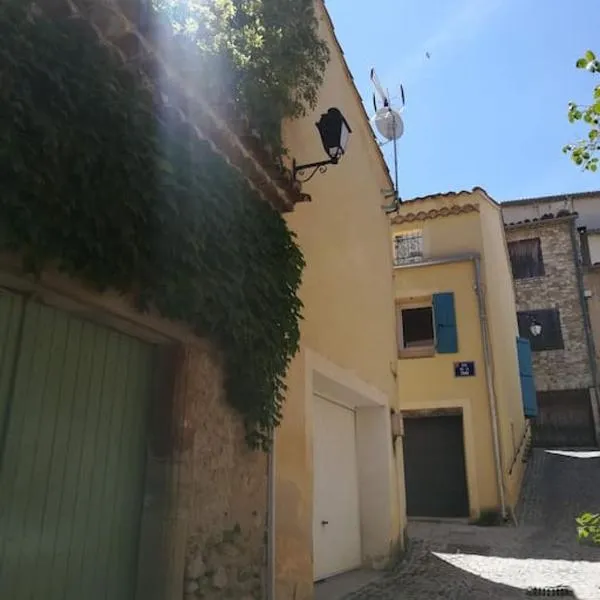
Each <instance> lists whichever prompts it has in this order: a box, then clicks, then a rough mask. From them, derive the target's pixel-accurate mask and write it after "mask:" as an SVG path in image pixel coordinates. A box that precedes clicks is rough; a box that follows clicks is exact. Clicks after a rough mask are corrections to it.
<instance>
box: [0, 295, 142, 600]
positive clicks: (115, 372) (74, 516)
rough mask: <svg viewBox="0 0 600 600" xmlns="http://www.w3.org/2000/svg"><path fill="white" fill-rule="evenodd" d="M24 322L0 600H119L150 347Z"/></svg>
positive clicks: (131, 580)
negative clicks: (38, 599) (6, 599)
mask: <svg viewBox="0 0 600 600" xmlns="http://www.w3.org/2000/svg"><path fill="white" fill-rule="evenodd" d="M25 311H26V312H25V318H24V322H23V331H22V341H21V345H20V353H19V356H18V359H17V363H16V377H15V385H14V393H13V394H12V397H11V398H9V399H8V400H9V401H10V402H11V404H12V407H11V410H10V419H9V422H8V424H7V429H6V431H7V435H6V441H5V448H4V457H3V458H4V460H3V462H2V471H1V472H0V598H14V599H15V600H16V599H20V598H23V599H29V598H32V599H33V598H35V599H37V598H40V599H41V598H43V599H44V600H80V599H81V598H86V599H87V600H100V599H108V598H110V599H111V600H131V599H132V598H133V597H134V595H135V580H136V575H137V573H136V569H137V547H138V539H139V523H140V515H141V503H142V494H143V480H144V467H145V440H146V427H147V416H146V414H147V398H148V394H149V381H150V375H151V370H152V347H151V346H148V345H146V344H143V343H142V342H140V341H138V340H135V339H133V338H131V337H129V336H127V335H124V334H122V333H118V332H116V331H113V330H110V329H107V328H104V327H100V326H97V325H95V324H92V323H89V322H86V321H83V320H80V319H78V318H75V317H73V316H70V315H68V314H67V313H64V312H62V311H59V310H56V309H53V308H48V307H45V306H41V305H39V304H35V303H29V304H28V305H27V307H26V309H25ZM1 315H2V312H1V308H0V316H1Z"/></svg>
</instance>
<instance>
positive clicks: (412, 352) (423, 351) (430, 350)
mask: <svg viewBox="0 0 600 600" xmlns="http://www.w3.org/2000/svg"><path fill="white" fill-rule="evenodd" d="M432 356H435V348H434V347H433V346H424V347H422V348H402V350H400V351H399V352H398V358H430V357H432Z"/></svg>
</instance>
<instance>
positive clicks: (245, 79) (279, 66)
mask: <svg viewBox="0 0 600 600" xmlns="http://www.w3.org/2000/svg"><path fill="white" fill-rule="evenodd" d="M153 4H154V7H155V10H156V12H157V15H158V16H159V17H160V18H162V19H164V20H166V21H167V22H168V23H169V24H170V26H171V28H172V30H173V31H174V32H175V34H176V40H175V41H176V43H177V44H178V45H179V48H180V51H181V53H182V55H184V56H186V61H187V62H188V63H190V64H192V65H193V68H194V70H195V72H196V75H198V74H200V75H202V74H204V76H202V77H200V80H201V81H202V93H203V94H204V95H208V96H209V98H210V99H211V100H212V101H213V102H214V103H215V105H225V106H229V105H232V106H233V107H234V109H235V110H236V111H237V113H238V115H240V116H242V117H243V118H247V119H248V121H249V123H250V126H251V127H252V128H253V130H255V131H256V132H257V133H258V134H259V135H260V137H261V139H262V140H263V142H264V143H265V145H266V146H268V147H270V148H271V150H272V151H273V153H274V154H275V155H281V154H282V153H284V152H285V150H284V148H283V145H282V139H281V123H282V121H284V120H285V119H290V118H291V119H293V118H296V117H299V116H302V115H304V114H305V113H306V109H307V108H311V109H312V108H314V107H315V106H316V102H317V96H318V91H319V88H320V87H321V84H322V83H323V73H324V71H325V68H326V66H327V63H328V61H329V50H328V47H327V44H326V43H325V42H324V41H323V40H322V39H321V38H320V36H319V34H318V22H317V18H316V15H315V8H314V4H313V0H203V1H202V2H189V0H153Z"/></svg>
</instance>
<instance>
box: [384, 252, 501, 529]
mask: <svg viewBox="0 0 600 600" xmlns="http://www.w3.org/2000/svg"><path fill="white" fill-rule="evenodd" d="M466 261H472V262H473V265H474V266H475V292H476V294H477V305H478V308H479V323H480V326H481V338H482V342H483V360H484V363H485V378H486V383H487V389H488V396H489V399H490V414H491V417H492V438H493V447H494V465H495V468H496V480H497V485H498V493H499V495H500V508H501V511H502V518H503V519H506V518H507V516H508V512H507V510H506V493H505V489H504V474H503V472H502V454H501V451H500V434H499V427H498V403H497V399H496V392H495V390H494V373H493V369H492V353H491V351H490V336H489V332H488V324H487V315H486V310H485V298H484V294H483V288H482V285H481V258H480V256H479V254H473V253H471V254H457V255H454V256H443V257H440V258H430V259H425V260H421V261H419V262H416V263H408V264H405V265H396V266H395V267H394V268H395V269H411V268H418V267H425V266H431V265H445V264H450V263H457V262H466Z"/></svg>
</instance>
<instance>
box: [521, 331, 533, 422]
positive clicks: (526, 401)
mask: <svg viewBox="0 0 600 600" xmlns="http://www.w3.org/2000/svg"><path fill="white" fill-rule="evenodd" d="M517 356H518V358H519V377H520V379H521V397H522V398H523V412H524V413H525V416H526V417H527V418H531V417H537V414H538V407H537V398H536V394H535V382H534V380H533V364H532V359H531V346H530V345H529V340H528V339H526V338H517Z"/></svg>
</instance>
